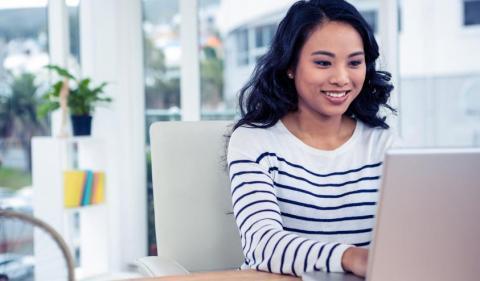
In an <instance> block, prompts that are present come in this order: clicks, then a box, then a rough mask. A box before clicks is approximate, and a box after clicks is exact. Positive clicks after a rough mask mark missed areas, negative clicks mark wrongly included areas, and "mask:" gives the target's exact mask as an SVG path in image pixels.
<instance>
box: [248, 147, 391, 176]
mask: <svg viewBox="0 0 480 281" xmlns="http://www.w3.org/2000/svg"><path fill="white" fill-rule="evenodd" d="M266 156H274V157H276V158H277V160H278V161H282V162H285V163H287V164H288V165H290V166H292V167H295V168H299V169H302V170H304V171H305V172H307V173H309V174H312V175H314V176H317V177H329V176H335V175H346V174H349V173H355V172H359V171H361V170H363V169H367V168H375V167H378V166H380V165H382V162H378V163H375V164H367V165H364V166H362V167H360V168H355V169H351V170H347V171H342V172H333V173H328V174H318V173H315V172H312V171H310V170H308V169H306V168H304V167H303V166H302V165H298V164H294V163H291V162H289V161H287V160H286V159H285V158H282V157H279V156H277V155H276V154H275V153H270V152H265V153H262V154H261V155H260V156H259V157H258V158H257V160H256V161H255V162H257V163H260V161H262V159H263V158H264V157H266Z"/></svg>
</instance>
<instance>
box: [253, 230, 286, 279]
mask: <svg viewBox="0 0 480 281" xmlns="http://www.w3.org/2000/svg"><path fill="white" fill-rule="evenodd" d="M279 232H282V231H281V230H277V231H275V233H273V234H272V236H270V238H268V241H267V242H266V243H265V246H264V247H263V251H262V262H261V263H259V264H258V265H257V270H259V269H260V264H262V263H263V262H264V261H265V250H266V249H267V246H268V243H270V241H272V238H273V236H275V234H277V233H279Z"/></svg>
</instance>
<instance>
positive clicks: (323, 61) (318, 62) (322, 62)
mask: <svg viewBox="0 0 480 281" xmlns="http://www.w3.org/2000/svg"><path fill="white" fill-rule="evenodd" d="M314 63H315V64H316V65H318V66H321V67H327V66H330V65H332V63H331V62H329V61H326V60H316V61H314Z"/></svg>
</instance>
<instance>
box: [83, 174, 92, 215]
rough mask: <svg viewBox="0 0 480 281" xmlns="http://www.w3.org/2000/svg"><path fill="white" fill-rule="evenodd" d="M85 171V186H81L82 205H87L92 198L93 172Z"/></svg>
mask: <svg viewBox="0 0 480 281" xmlns="http://www.w3.org/2000/svg"><path fill="white" fill-rule="evenodd" d="M86 173H87V179H86V180H85V186H84V188H83V190H84V192H83V198H82V206H86V205H89V204H90V200H91V198H92V185H93V172H92V171H86Z"/></svg>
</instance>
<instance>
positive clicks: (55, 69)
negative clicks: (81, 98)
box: [45, 64, 76, 80]
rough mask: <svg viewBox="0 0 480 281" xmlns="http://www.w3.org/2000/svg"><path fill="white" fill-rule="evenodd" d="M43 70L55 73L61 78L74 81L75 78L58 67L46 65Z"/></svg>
mask: <svg viewBox="0 0 480 281" xmlns="http://www.w3.org/2000/svg"><path fill="white" fill-rule="evenodd" d="M45 68H47V69H49V70H53V71H55V72H56V73H57V74H58V75H60V76H62V77H65V78H68V79H72V80H76V78H75V76H73V75H72V74H71V73H70V72H68V70H66V69H65V68H62V67H60V66H58V65H54V64H48V65H46V66H45Z"/></svg>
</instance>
